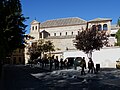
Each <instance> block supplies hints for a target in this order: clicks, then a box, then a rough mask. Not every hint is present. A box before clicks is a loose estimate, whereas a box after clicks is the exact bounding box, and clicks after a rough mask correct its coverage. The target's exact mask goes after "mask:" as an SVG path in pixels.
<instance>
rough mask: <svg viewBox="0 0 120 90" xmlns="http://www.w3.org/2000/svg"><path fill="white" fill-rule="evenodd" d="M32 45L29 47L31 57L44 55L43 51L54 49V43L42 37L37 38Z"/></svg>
mask: <svg viewBox="0 0 120 90" xmlns="http://www.w3.org/2000/svg"><path fill="white" fill-rule="evenodd" d="M34 44H35V45H32V47H30V48H29V54H30V56H31V59H32V60H33V59H37V58H38V57H39V56H41V54H43V55H44V53H45V52H49V54H50V52H51V51H54V45H53V43H52V42H51V41H49V40H48V41H44V40H43V39H40V40H38V42H35V43H34Z"/></svg>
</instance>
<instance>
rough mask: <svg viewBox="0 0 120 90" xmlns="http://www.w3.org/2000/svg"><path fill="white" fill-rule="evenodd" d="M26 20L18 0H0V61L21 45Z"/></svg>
mask: <svg viewBox="0 0 120 90" xmlns="http://www.w3.org/2000/svg"><path fill="white" fill-rule="evenodd" d="M26 19H27V18H25V17H24V16H23V14H22V9H21V3H20V0H0V59H4V58H5V57H6V56H7V55H8V54H10V53H11V52H12V51H13V50H15V49H17V48H19V47H20V46H21V45H23V43H24V34H25V28H26V25H25V24H24V23H23V22H24V21H25V20H26Z"/></svg>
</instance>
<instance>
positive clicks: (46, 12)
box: [21, 0, 120, 33]
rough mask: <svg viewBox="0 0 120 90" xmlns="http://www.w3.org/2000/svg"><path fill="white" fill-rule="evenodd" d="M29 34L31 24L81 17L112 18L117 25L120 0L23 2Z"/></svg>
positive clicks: (27, 0)
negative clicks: (32, 22) (33, 22)
mask: <svg viewBox="0 0 120 90" xmlns="http://www.w3.org/2000/svg"><path fill="white" fill-rule="evenodd" d="M21 4H22V10H23V12H22V13H23V14H24V16H27V17H29V19H28V20H27V21H26V22H25V24H27V25H28V27H27V28H26V30H27V32H26V33H29V29H30V22H31V21H32V20H34V19H35V18H36V20H38V21H39V22H43V21H46V20H50V19H57V18H67V17H80V18H82V19H84V20H91V19H94V18H98V17H99V18H111V19H112V23H113V24H115V23H116V22H117V20H118V18H119V17H120V8H119V7H120V0H21Z"/></svg>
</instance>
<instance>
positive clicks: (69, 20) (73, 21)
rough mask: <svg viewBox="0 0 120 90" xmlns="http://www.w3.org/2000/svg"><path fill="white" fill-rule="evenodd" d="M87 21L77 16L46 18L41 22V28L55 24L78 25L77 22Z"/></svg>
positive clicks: (54, 25)
mask: <svg viewBox="0 0 120 90" xmlns="http://www.w3.org/2000/svg"><path fill="white" fill-rule="evenodd" d="M85 23H87V21H85V20H83V19H81V18H78V17H73V18H60V19H54V20H47V21H45V22H43V23H41V28H44V27H56V26H67V25H78V24H85Z"/></svg>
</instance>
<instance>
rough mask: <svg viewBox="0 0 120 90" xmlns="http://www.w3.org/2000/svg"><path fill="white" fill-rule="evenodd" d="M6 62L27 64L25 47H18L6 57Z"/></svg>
mask: <svg viewBox="0 0 120 90" xmlns="http://www.w3.org/2000/svg"><path fill="white" fill-rule="evenodd" d="M4 63H5V64H14V65H15V64H25V53H24V48H18V49H16V50H14V51H13V53H12V54H11V55H9V56H7V57H6V60H5V61H4Z"/></svg>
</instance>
